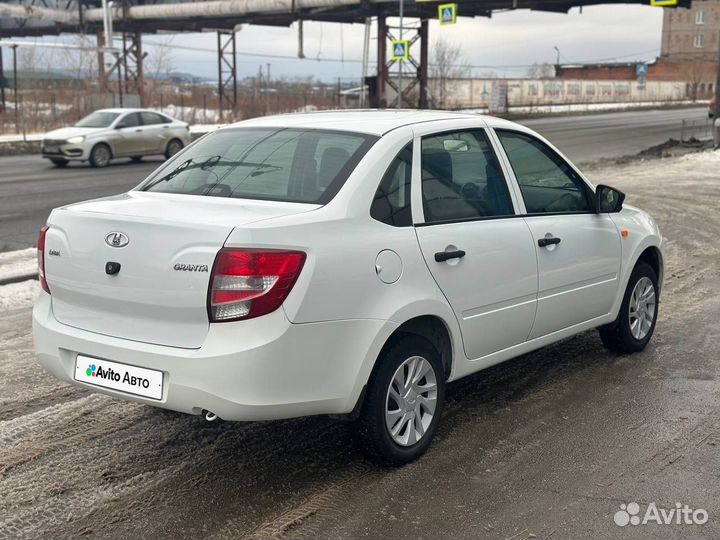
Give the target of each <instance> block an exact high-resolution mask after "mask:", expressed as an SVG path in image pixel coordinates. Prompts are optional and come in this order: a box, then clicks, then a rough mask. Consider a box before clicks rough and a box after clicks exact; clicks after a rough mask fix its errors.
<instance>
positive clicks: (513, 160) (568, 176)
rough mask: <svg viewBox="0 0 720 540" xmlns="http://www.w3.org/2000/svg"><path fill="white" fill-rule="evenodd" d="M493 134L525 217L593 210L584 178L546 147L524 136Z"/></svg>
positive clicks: (500, 132) (505, 133) (513, 132)
mask: <svg viewBox="0 0 720 540" xmlns="http://www.w3.org/2000/svg"><path fill="white" fill-rule="evenodd" d="M496 132H497V135H498V137H499V138H500V142H501V143H502V145H503V148H504V149H505V153H506V154H507V156H508V159H509V160H510V164H511V165H512V168H513V171H515V177H516V178H517V181H518V184H519V185H520V191H521V192H522V196H523V199H524V201H525V208H526V209H527V212H528V214H545V213H561V212H592V211H593V210H592V204H591V203H590V198H589V197H588V188H587V185H586V184H585V182H584V181H583V179H582V178H580V176H578V174H577V173H576V172H575V171H574V170H573V169H572V168H571V167H570V166H569V165H568V164H567V163H566V162H565V161H564V160H563V159H562V158H561V157H560V156H558V155H557V154H556V153H555V152H554V151H553V150H552V149H550V148H549V147H548V146H547V145H546V144H544V143H542V142H541V141H539V140H537V139H535V138H534V137H531V136H529V135H526V134H524V133H518V132H515V131H504V130H499V129H498V130H496Z"/></svg>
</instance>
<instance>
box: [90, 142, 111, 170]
mask: <svg viewBox="0 0 720 540" xmlns="http://www.w3.org/2000/svg"><path fill="white" fill-rule="evenodd" d="M111 159H112V152H111V151H110V147H109V146H108V145H107V144H102V143H100V144H96V145H95V146H94V147H93V149H92V150H91V151H90V164H91V165H92V166H93V167H107V166H108V165H109V164H110V160H111Z"/></svg>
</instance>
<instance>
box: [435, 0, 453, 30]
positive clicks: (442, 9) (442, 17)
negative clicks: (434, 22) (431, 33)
mask: <svg viewBox="0 0 720 540" xmlns="http://www.w3.org/2000/svg"><path fill="white" fill-rule="evenodd" d="M438 20H439V21H440V26H447V25H450V24H455V23H456V22H457V4H440V5H439V6H438Z"/></svg>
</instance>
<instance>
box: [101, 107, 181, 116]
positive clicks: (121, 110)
mask: <svg viewBox="0 0 720 540" xmlns="http://www.w3.org/2000/svg"><path fill="white" fill-rule="evenodd" d="M95 112H107V113H120V114H123V113H134V112H157V111H153V110H152V109H137V108H130V107H127V108H114V109H98V110H97V111H95ZM160 114H162V113H160ZM165 116H167V115H165Z"/></svg>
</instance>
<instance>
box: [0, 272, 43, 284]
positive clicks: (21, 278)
mask: <svg viewBox="0 0 720 540" xmlns="http://www.w3.org/2000/svg"><path fill="white" fill-rule="evenodd" d="M37 278H38V275H37V272H33V273H32V274H20V275H18V276H11V277H6V278H2V279H0V286H2V285H10V284H11V283H20V282H21V281H27V280H28V279H37Z"/></svg>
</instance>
